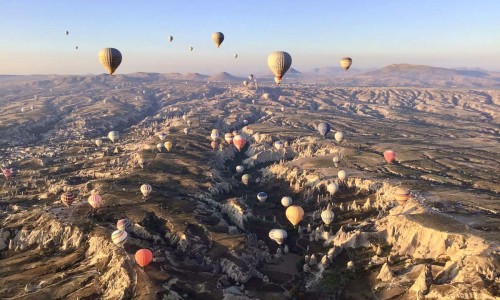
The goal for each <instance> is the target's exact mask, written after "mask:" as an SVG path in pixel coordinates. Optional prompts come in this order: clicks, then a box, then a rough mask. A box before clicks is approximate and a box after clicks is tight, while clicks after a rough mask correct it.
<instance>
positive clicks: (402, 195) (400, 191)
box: [394, 187, 410, 205]
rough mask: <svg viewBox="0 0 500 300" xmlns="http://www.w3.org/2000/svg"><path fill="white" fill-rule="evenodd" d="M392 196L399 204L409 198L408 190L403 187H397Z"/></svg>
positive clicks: (402, 203)
mask: <svg viewBox="0 0 500 300" xmlns="http://www.w3.org/2000/svg"><path fill="white" fill-rule="evenodd" d="M394 198H396V201H398V203H399V205H404V204H405V203H406V201H408V199H410V191H409V190H407V189H405V188H402V187H400V188H397V189H396V192H395V193H394Z"/></svg>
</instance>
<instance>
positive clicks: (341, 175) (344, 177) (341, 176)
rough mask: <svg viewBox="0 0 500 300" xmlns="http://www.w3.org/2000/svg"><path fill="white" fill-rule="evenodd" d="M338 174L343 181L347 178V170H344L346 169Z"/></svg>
mask: <svg viewBox="0 0 500 300" xmlns="http://www.w3.org/2000/svg"><path fill="white" fill-rule="evenodd" d="M337 176H338V177H339V180H341V181H344V180H346V179H347V172H346V171H344V170H340V171H339V172H338V173H337Z"/></svg>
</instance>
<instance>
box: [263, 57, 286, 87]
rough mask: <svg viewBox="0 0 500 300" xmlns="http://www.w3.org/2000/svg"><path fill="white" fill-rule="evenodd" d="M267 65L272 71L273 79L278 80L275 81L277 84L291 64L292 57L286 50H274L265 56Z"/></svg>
mask: <svg viewBox="0 0 500 300" xmlns="http://www.w3.org/2000/svg"><path fill="white" fill-rule="evenodd" d="M267 65H268V66H269V68H270V69H271V71H272V72H273V73H274V76H275V79H277V80H278V81H277V83H278V84H279V83H281V79H282V78H283V75H285V73H286V71H288V69H290V67H291V66H292V57H291V56H290V54H288V53H287V52H284V51H275V52H273V53H271V54H269V56H268V57H267Z"/></svg>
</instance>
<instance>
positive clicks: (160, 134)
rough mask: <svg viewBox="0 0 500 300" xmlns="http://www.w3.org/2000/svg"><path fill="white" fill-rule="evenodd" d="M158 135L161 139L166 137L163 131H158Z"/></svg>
mask: <svg viewBox="0 0 500 300" xmlns="http://www.w3.org/2000/svg"><path fill="white" fill-rule="evenodd" d="M158 137H159V138H160V140H161V141H164V140H165V139H166V138H167V134H166V133H164V132H160V133H159V134H158Z"/></svg>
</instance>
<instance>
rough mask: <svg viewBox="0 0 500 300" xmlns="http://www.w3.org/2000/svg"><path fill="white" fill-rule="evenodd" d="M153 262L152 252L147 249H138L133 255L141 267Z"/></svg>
mask: <svg viewBox="0 0 500 300" xmlns="http://www.w3.org/2000/svg"><path fill="white" fill-rule="evenodd" d="M152 260H153V252H151V250H149V249H140V250H138V251H137V252H136V253H135V261H136V262H137V264H138V265H139V266H141V267H143V268H144V267H145V266H147V265H149V263H150V262H151V261H152Z"/></svg>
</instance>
